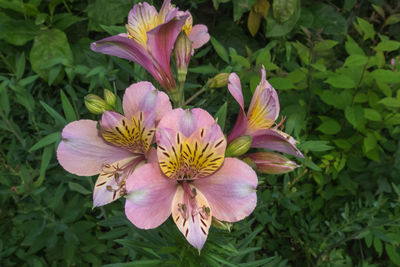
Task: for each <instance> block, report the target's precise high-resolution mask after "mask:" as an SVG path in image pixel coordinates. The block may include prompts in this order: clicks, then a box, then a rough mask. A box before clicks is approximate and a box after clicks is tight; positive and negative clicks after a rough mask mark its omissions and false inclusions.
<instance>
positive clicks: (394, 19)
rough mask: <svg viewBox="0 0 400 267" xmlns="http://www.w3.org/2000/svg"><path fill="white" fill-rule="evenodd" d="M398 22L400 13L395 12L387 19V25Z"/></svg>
mask: <svg viewBox="0 0 400 267" xmlns="http://www.w3.org/2000/svg"><path fill="white" fill-rule="evenodd" d="M398 22H400V14H393V15H390V16H389V17H388V18H387V19H386V20H385V25H392V24H396V23H398Z"/></svg>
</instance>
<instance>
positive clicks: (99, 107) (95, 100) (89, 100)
mask: <svg viewBox="0 0 400 267" xmlns="http://www.w3.org/2000/svg"><path fill="white" fill-rule="evenodd" d="M85 106H86V108H87V109H88V110H89V112H90V113H93V114H96V115H100V114H103V112H104V111H106V110H112V107H111V106H110V105H108V104H107V103H106V101H104V99H103V98H101V97H99V96H97V95H94V94H89V95H87V96H85Z"/></svg>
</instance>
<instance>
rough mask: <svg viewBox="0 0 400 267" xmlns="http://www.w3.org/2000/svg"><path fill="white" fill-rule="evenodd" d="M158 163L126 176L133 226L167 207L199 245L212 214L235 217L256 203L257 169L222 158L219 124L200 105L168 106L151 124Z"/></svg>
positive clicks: (152, 220)
mask: <svg viewBox="0 0 400 267" xmlns="http://www.w3.org/2000/svg"><path fill="white" fill-rule="evenodd" d="M156 136H157V144H158V148H157V155H158V163H148V164H145V165H143V166H141V167H140V168H138V169H137V170H136V171H135V172H134V173H133V174H132V175H130V176H129V178H128V180H127V181H126V189H127V192H128V196H127V200H126V203H125V214H126V215H127V217H128V219H129V220H130V221H131V222H132V223H133V224H134V225H136V226H137V227H139V228H143V229H149V228H155V227H157V226H159V225H160V224H162V223H163V222H164V221H165V220H166V219H167V218H168V217H169V216H170V215H171V213H172V218H173V221H174V222H175V224H176V225H177V226H178V228H179V230H180V231H181V232H182V234H183V235H184V236H185V238H186V239H187V240H188V242H189V243H190V244H191V245H192V246H194V247H195V248H197V249H199V250H200V249H201V248H202V247H203V245H204V242H205V241H206V238H207V235H208V230H209V228H210V225H211V220H212V217H215V218H216V219H218V220H221V221H226V222H236V221H239V220H242V219H243V218H245V217H246V216H248V215H249V214H250V213H251V212H252V211H253V210H254V208H255V206H256V204H257V194H256V187H257V175H256V174H255V172H254V171H253V169H252V168H251V167H249V166H248V165H247V164H246V163H244V162H242V161H240V160H239V159H236V158H225V157H224V154H225V148H226V140H225V137H224V135H223V133H222V131H221V128H220V127H219V126H218V124H217V123H216V122H215V120H214V119H213V118H212V117H211V115H210V114H209V113H208V112H206V111H205V110H203V109H199V108H197V109H192V110H182V109H174V110H172V111H171V112H169V113H167V114H166V115H165V116H164V117H163V118H162V119H161V121H160V123H159V126H158V128H157V133H156Z"/></svg>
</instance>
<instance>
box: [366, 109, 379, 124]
mask: <svg viewBox="0 0 400 267" xmlns="http://www.w3.org/2000/svg"><path fill="white" fill-rule="evenodd" d="M364 117H365V118H366V119H367V120H370V121H382V116H381V114H380V113H379V112H378V111H376V110H374V109H370V108H365V109H364Z"/></svg>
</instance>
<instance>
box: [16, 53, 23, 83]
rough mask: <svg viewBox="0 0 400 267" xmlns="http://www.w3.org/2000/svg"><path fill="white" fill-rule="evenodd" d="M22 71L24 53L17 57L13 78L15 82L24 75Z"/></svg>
mask: <svg viewBox="0 0 400 267" xmlns="http://www.w3.org/2000/svg"><path fill="white" fill-rule="evenodd" d="M24 70H25V53H24V52H22V54H20V55H19V57H18V60H17V64H16V66H15V78H16V79H17V80H19V79H21V78H22V75H24Z"/></svg>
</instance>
